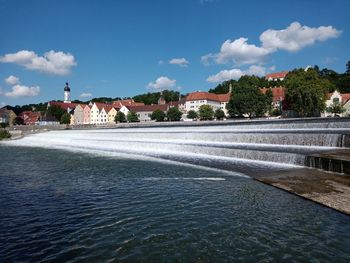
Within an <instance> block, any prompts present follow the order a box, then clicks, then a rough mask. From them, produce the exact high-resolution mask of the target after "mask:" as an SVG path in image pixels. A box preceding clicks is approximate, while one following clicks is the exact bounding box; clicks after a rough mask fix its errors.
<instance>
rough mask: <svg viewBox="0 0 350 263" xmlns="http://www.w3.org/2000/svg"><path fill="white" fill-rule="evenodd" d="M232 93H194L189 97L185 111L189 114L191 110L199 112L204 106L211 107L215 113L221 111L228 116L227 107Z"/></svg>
mask: <svg viewBox="0 0 350 263" xmlns="http://www.w3.org/2000/svg"><path fill="white" fill-rule="evenodd" d="M230 97H231V93H226V94H214V93H209V92H202V91H197V92H192V93H190V94H188V95H187V97H186V103H185V110H186V113H188V112H189V111H190V110H193V111H198V110H199V108H200V106H202V105H210V106H211V107H212V108H213V110H214V111H216V110H217V109H221V110H223V111H224V113H225V115H227V114H228V112H227V110H226V105H227V103H228V102H229V100H230Z"/></svg>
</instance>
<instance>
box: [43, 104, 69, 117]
mask: <svg viewBox="0 0 350 263" xmlns="http://www.w3.org/2000/svg"><path fill="white" fill-rule="evenodd" d="M47 113H48V115H51V116H54V117H55V118H56V119H57V120H61V118H62V115H63V114H64V113H66V110H64V109H62V108H61V107H60V106H57V105H52V106H50V107H49V108H48V110H47Z"/></svg>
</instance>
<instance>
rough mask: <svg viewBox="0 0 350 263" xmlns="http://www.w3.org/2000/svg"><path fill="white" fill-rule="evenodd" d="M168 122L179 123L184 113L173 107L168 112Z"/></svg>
mask: <svg viewBox="0 0 350 263" xmlns="http://www.w3.org/2000/svg"><path fill="white" fill-rule="evenodd" d="M166 115H167V118H168V121H179V120H181V117H182V112H181V111H180V110H179V109H178V108H177V107H172V108H170V109H169V110H168V112H167V114H166Z"/></svg>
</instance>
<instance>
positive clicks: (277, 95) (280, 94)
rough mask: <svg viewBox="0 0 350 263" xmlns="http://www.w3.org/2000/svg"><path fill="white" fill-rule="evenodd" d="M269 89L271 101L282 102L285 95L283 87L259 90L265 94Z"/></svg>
mask: <svg viewBox="0 0 350 263" xmlns="http://www.w3.org/2000/svg"><path fill="white" fill-rule="evenodd" d="M269 89H271V91H272V100H273V101H274V102H276V101H280V100H284V98H285V96H286V94H285V91H286V89H285V87H274V88H262V89H260V90H261V92H262V93H263V94H266V92H267V91H268V90H269Z"/></svg>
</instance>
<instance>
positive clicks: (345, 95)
mask: <svg viewBox="0 0 350 263" xmlns="http://www.w3.org/2000/svg"><path fill="white" fill-rule="evenodd" d="M341 99H342V102H343V104H344V103H346V102H347V101H348V100H350V93H342V94H341Z"/></svg>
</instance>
